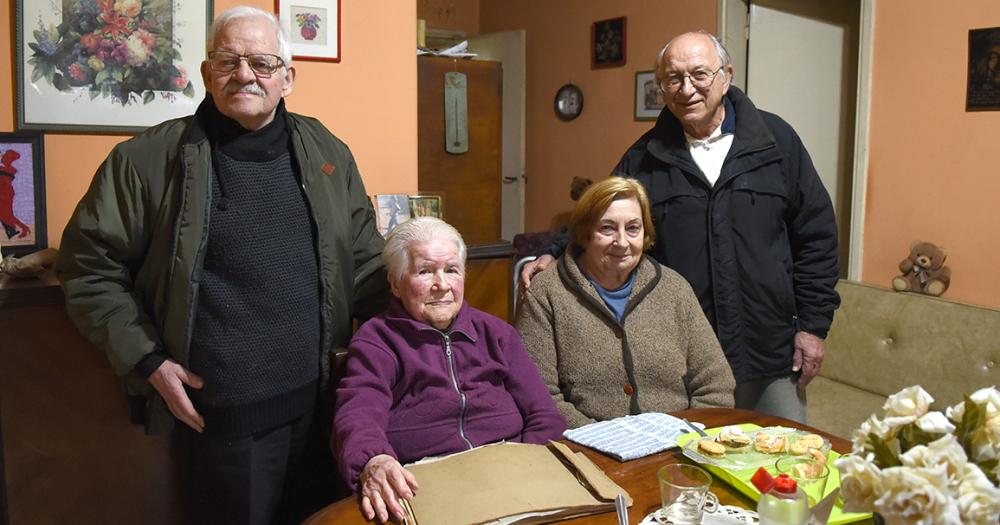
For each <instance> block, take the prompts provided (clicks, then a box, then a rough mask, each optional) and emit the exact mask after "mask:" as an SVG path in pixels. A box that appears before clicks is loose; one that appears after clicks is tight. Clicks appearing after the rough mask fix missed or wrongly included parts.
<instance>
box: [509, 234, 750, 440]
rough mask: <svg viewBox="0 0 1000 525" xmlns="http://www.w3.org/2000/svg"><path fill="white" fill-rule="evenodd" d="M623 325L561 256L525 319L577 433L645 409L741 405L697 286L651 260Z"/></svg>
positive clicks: (537, 285) (528, 341)
mask: <svg viewBox="0 0 1000 525" xmlns="http://www.w3.org/2000/svg"><path fill="white" fill-rule="evenodd" d="M635 271H636V272H638V275H637V276H636V279H635V283H634V284H633V286H632V293H631V295H630V296H629V299H628V303H627V306H626V308H625V315H624V317H623V318H622V321H621V323H619V322H618V321H617V320H616V319H615V317H614V314H612V313H611V311H610V310H609V309H608V307H607V305H605V303H604V301H603V300H602V299H601V297H600V296H599V295H598V294H597V291H596V290H595V289H594V287H593V285H592V284H591V283H590V281H588V280H587V278H586V277H585V276H584V275H583V273H582V272H581V271H580V268H579V266H578V265H577V262H576V259H575V258H574V257H573V256H571V255H569V252H567V255H564V256H563V257H561V258H560V259H559V261H558V263H557V264H555V265H552V266H551V267H549V268H548V269H547V270H546V271H544V272H542V273H540V274H538V275H536V276H535V278H534V279H533V280H532V282H531V287H530V288H529V289H528V292H527V294H526V297H525V300H524V302H523V303H522V305H521V308H520V311H519V313H518V316H517V320H516V322H515V327H516V328H517V330H518V332H520V333H521V337H522V338H523V339H524V345H525V347H526V348H527V349H528V352H529V353H530V354H531V356H532V358H533V359H534V360H535V364H536V365H537V366H538V370H539V371H540V372H541V374H542V379H544V380H545V383H546V384H547V385H548V387H549V392H550V393H551V394H552V397H553V398H554V399H555V401H556V405H557V406H558V407H559V411H560V412H562V414H563V416H565V417H566V422H567V423H568V425H569V428H576V427H579V426H581V425H585V424H587V423H591V422H593V421H603V420H607V419H613V418H616V417H619V416H623V415H627V414H639V413H642V412H670V411H674V410H683V409H687V408H698V407H731V406H733V390H734V389H735V387H736V382H735V381H734V380H733V374H732V372H731V370H730V368H729V364H728V362H727V361H726V357H725V355H723V353H722V348H721V347H720V346H719V341H718V339H716V337H715V333H714V332H713V331H712V327H711V325H709V323H708V320H707V319H705V314H704V313H703V312H702V310H701V306H700V305H699V304H698V300H697V298H696V297H695V295H694V292H693V291H692V289H691V286H690V285H689V284H688V282H687V281H686V280H685V279H684V278H683V277H681V276H680V275H679V274H678V273H676V272H674V271H673V270H671V269H669V268H667V267H665V266H661V265H660V264H659V263H657V262H656V261H654V260H653V259H651V258H650V257H648V256H643V258H642V259H641V260H640V262H639V265H638V267H637V268H636V270H635Z"/></svg>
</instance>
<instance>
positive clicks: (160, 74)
mask: <svg viewBox="0 0 1000 525" xmlns="http://www.w3.org/2000/svg"><path fill="white" fill-rule="evenodd" d="M16 2H17V3H16V10H15V11H16V12H15V18H14V33H15V34H16V42H15V48H16V55H17V57H16V63H15V69H16V70H17V87H16V89H17V95H16V98H17V127H18V129H29V130H46V131H48V130H61V131H86V132H108V133H120V132H134V131H141V130H142V129H144V128H146V127H149V126H152V125H154V124H159V123H160V122H163V121H164V120H167V119H171V118H176V117H181V116H184V115H190V114H192V113H194V111H195V109H197V107H198V104H199V103H201V101H202V99H203V98H205V87H204V86H203V85H202V81H201V74H200V71H199V68H200V66H201V62H202V60H203V59H204V58H205V35H206V31H207V29H208V25H209V23H210V22H211V20H212V11H213V7H212V1H211V0H206V1H200V0H199V1H185V2H176V1H170V0H117V1H115V2H111V1H110V0H101V1H95V0H62V1H52V0H16Z"/></svg>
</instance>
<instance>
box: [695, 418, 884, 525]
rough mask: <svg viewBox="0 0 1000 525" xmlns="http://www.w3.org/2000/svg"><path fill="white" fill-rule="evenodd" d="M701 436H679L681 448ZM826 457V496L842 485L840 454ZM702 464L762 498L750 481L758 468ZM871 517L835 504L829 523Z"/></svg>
mask: <svg viewBox="0 0 1000 525" xmlns="http://www.w3.org/2000/svg"><path fill="white" fill-rule="evenodd" d="M738 426H739V427H740V428H741V429H743V430H745V431H749V430H757V429H759V428H760V426H758V425H755V424H753V423H744V424H742V425H738ZM721 431H722V427H719V428H709V429H705V433H706V434H708V435H710V436H714V435H716V434H718V433H719V432H721ZM699 437H700V436H699V435H698V434H695V433H694V432H691V433H689V434H684V435H683V436H678V437H677V445H678V446H680V447H681V449H683V448H684V445H687V444H688V443H689V442H690V441H691V440H693V439H698V438H699ZM826 457H827V462H828V464H829V465H830V477H829V478H827V480H826V492H825V493H824V496H825V495H826V494H829V493H830V492H832V491H833V489H835V488H837V487H839V486H840V471H839V470H837V469H836V468H835V467H834V466H833V460H835V459H837V458H839V457H840V454H838V453H837V452H834V451H833V450H831V451H830V452H828V453H827V456H826ZM701 466H702V467H704V468H705V470H708V471H709V472H711V473H712V474H715V476H716V477H718V478H719V479H721V480H722V481H725V482H726V483H728V484H729V485H731V486H732V487H733V488H735V489H736V490H738V491H740V492H742V493H743V494H744V495H746V496H747V497H748V498H750V499H752V500H754V501H757V500H758V499H760V492H758V491H757V487H754V486H753V483H751V482H750V478H751V477H752V476H753V474H754V472H756V471H757V469H755V468H753V469H747V470H735V471H730V470H728V469H725V468H723V467H718V466H715V465H704V464H703V465H701ZM768 470H770V471H771V472H772V473H773V472H774V467H771V468H770V469H768ZM871 517H872V515H871V514H870V513H856V512H844V511H843V509H841V508H840V505H834V506H833V511H832V512H830V520H829V521H828V522H827V523H828V524H829V525H840V524H842V523H854V522H856V521H861V520H866V519H871Z"/></svg>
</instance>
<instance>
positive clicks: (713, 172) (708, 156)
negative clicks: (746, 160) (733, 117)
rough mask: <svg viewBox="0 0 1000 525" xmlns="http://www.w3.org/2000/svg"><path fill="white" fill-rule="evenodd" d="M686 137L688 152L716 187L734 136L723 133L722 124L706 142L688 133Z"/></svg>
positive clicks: (685, 134) (710, 182)
mask: <svg viewBox="0 0 1000 525" xmlns="http://www.w3.org/2000/svg"><path fill="white" fill-rule="evenodd" d="M684 137H685V138H686V139H687V143H688V151H689V152H691V158H693V159H694V163H695V164H697V165H698V167H699V168H701V172H702V173H704V174H705V178H707V179H708V182H709V184H711V185H713V186H714V185H715V181H717V180H719V173H721V172H722V163H723V162H724V161H725V160H726V155H728V154H729V148H731V147H732V146H733V134H732V133H722V124H719V127H717V128H715V131H713V132H712V134H711V135H709V136H708V138H707V139H705V140H702V139H696V138H694V137H692V136H691V135H688V134H687V132H685V133H684Z"/></svg>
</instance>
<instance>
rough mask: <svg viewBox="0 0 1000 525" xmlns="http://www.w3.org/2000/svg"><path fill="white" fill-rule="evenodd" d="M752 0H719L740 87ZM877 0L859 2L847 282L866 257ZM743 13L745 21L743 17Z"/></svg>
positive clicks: (720, 22) (721, 28)
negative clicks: (734, 53)
mask: <svg viewBox="0 0 1000 525" xmlns="http://www.w3.org/2000/svg"><path fill="white" fill-rule="evenodd" d="M748 1H749V0H717V6H718V10H717V15H718V16H717V29H718V36H719V38H720V39H721V40H722V41H723V42H724V43H725V44H726V47H730V45H731V44H734V45H736V46H738V47H740V48H742V49H743V50H744V51H743V55H741V57H740V58H739V59H738V60H737V59H735V58H734V60H733V62H734V66H735V65H736V64H735V63H736V62H739V63H740V65H741V67H740V68H738V69H737V76H738V78H740V79H742V81H740V82H736V81H735V80H734V83H735V84H736V85H737V86H746V56H745V49H746V41H747V38H748V37H749V34H748V33H749V24H748V22H747V15H746V13H747V11H748ZM876 1H877V0H860V2H861V6H860V11H861V12H860V16H861V20H860V21H859V29H860V34H859V35H858V85H857V108H856V111H855V124H854V162H853V164H854V173H853V177H852V181H851V226H850V238H849V239H848V243H849V247H848V261H847V278H848V279H851V280H854V281H860V280H861V270H862V264H861V263H862V258H863V256H864V236H865V229H864V224H865V222H864V221H865V203H866V201H867V191H866V188H867V187H868V156H869V129H870V126H871V98H872V97H871V92H872V42H873V34H874V30H875V2H876ZM741 13H742V17H741V16H740V15H741Z"/></svg>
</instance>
